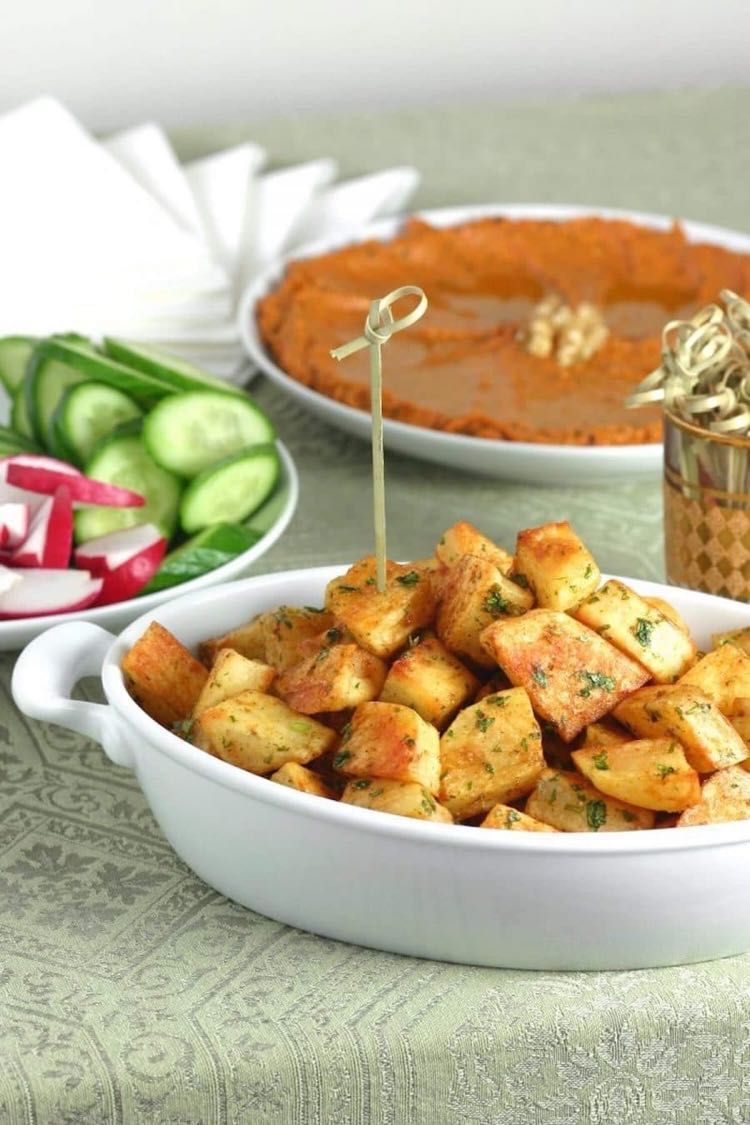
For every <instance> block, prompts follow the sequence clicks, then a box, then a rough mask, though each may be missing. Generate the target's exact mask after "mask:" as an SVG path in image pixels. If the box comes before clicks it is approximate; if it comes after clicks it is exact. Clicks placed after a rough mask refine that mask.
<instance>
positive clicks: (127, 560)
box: [75, 523, 167, 605]
mask: <svg viewBox="0 0 750 1125" xmlns="http://www.w3.org/2000/svg"><path fill="white" fill-rule="evenodd" d="M166 549H167V541H166V539H165V538H164V537H163V535H161V533H160V532H159V531H158V530H157V528H155V527H154V525H153V524H151V523H143V524H139V525H138V526H137V527H129V528H126V529H125V530H124V531H113V532H111V533H110V534H109V535H100V536H99V538H98V539H89V541H88V542H87V543H84V544H83V545H82V546H81V547H79V548H78V549H77V551H76V552H75V563H76V566H81V567H85V568H86V569H87V570H89V571H91V573H92V574H93V575H96V576H97V577H99V578H102V579H103V580H104V585H103V586H102V590H101V593H100V594H99V597H98V598H97V600H96V604H97V605H109V604H110V603H111V602H122V601H126V600H127V599H128V598H132V597H134V596H135V595H136V594H137V593H138V591H139V590H141V589H142V588H143V587H144V586H145V585H146V583H147V582H148V581H149V579H151V578H152V577H153V576H154V574H155V573H156V571H157V570H158V568H159V563H160V562H161V560H162V559H163V558H164V553H165V551H166Z"/></svg>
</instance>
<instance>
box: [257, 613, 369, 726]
mask: <svg viewBox="0 0 750 1125" xmlns="http://www.w3.org/2000/svg"><path fill="white" fill-rule="evenodd" d="M329 631H330V630H329ZM387 671H388V667H387V665H386V664H385V663H384V662H383V661H382V660H381V659H380V658H379V657H377V656H373V654H372V653H371V652H367V650H366V649H364V648H360V647H359V645H353V644H352V645H348V644H347V645H343V644H333V645H323V646H322V647H321V648H320V649H319V650H318V652H317V653H316V654H315V655H314V656H308V657H307V659H306V660H302V661H300V663H299V664H294V665H293V666H292V667H291V668H288V669H287V670H286V672H282V673H281V675H280V676H279V678H278V680H277V681H276V685H275V690H276V692H277V694H278V695H280V696H281V698H282V699H285V700H286V701H287V703H288V704H289V706H290V707H293V708H294V710H295V711H301V712H302V713H303V714H305V715H317V714H320V712H321V711H343V710H345V709H346V708H348V707H357V706H358V705H359V704H360V703H366V702H367V701H368V700H370V699H377V698H378V696H379V695H380V691H381V689H382V687H383V684H384V682H385V677H386V673H387Z"/></svg>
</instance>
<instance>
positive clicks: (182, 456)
mask: <svg viewBox="0 0 750 1125" xmlns="http://www.w3.org/2000/svg"><path fill="white" fill-rule="evenodd" d="M274 436H275V434H274V429H273V426H272V424H271V422H270V420H269V419H268V418H267V417H266V415H265V414H264V413H263V411H262V410H260V409H259V408H258V407H257V406H256V405H255V403H254V402H253V401H252V400H251V399H250V398H248V397H247V396H246V395H242V396H241V397H240V396H239V395H227V394H224V393H223V392H216V391H188V392H187V393H186V394H180V395H172V396H171V397H170V398H165V399H163V400H162V402H160V403H158V405H157V406H155V407H154V409H153V410H152V411H151V413H150V414H149V415H148V417H147V418H146V420H145V422H144V424H143V440H144V443H145V445H146V448H147V449H148V451H149V453H150V454H151V456H152V457H153V459H154V460H155V461H156V462H157V464H159V465H161V466H162V467H163V468H165V469H169V471H170V472H173V473H179V474H180V476H183V477H194V476H197V475H198V473H201V472H203V471H204V470H205V469H209V468H210V467H211V466H213V465H215V464H216V462H217V461H222V460H224V458H226V457H231V456H232V455H233V454H234V453H239V452H240V451H241V450H243V449H246V448H247V447H248V446H250V445H256V444H259V443H265V442H272V441H273V439H274ZM234 518H235V517H233V516H231V517H230V516H217V520H220V519H234ZM213 522H216V521H213ZM201 526H203V525H201Z"/></svg>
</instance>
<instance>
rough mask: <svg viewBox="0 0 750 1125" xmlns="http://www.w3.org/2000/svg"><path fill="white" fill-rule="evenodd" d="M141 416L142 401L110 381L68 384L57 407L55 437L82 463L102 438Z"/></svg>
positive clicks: (52, 424) (53, 417)
mask: <svg viewBox="0 0 750 1125" xmlns="http://www.w3.org/2000/svg"><path fill="white" fill-rule="evenodd" d="M140 417H141V409H140V407H139V406H138V404H137V403H136V402H135V401H134V400H133V399H132V398H131V397H130V396H129V395H126V394H123V392H122V391H118V390H117V389H116V388H115V387H108V386H107V385H106V383H93V382H84V383H77V384H76V385H74V386H71V387H68V389H67V390H66V391H65V392H64V394H63V396H62V398H61V399H60V401H59V402H58V404H57V406H56V407H55V410H54V413H53V415H52V421H51V427H50V429H51V432H52V440H53V441H57V442H59V444H60V446H61V448H63V449H67V450H69V454H70V456H72V458H73V460H74V461H75V463H76V464H78V465H83V464H85V463H86V461H88V459H89V458H90V457H91V455H92V453H93V452H94V450H95V448H96V447H97V445H98V444H99V443H100V442H101V440H102V438H105V437H107V436H108V435H109V434H111V433H112V432H113V431H114V430H116V429H117V428H118V427H119V426H122V425H123V424H124V423H125V422H130V421H132V420H133V419H137V418H140Z"/></svg>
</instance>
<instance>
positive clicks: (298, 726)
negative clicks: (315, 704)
mask: <svg viewBox="0 0 750 1125" xmlns="http://www.w3.org/2000/svg"><path fill="white" fill-rule="evenodd" d="M289 728H290V730H295V731H297V733H298V734H307V733H308V731H310V730H311V729H312V728H311V726H310V724H309V723H306V722H305V721H304V719H295V720H294V722H292V723H290V724H289Z"/></svg>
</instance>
